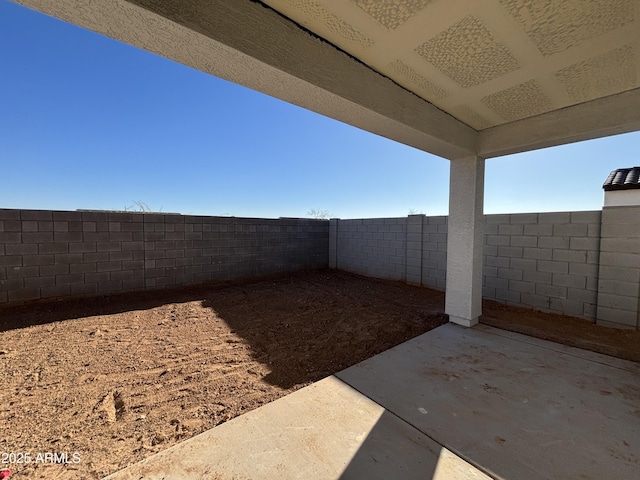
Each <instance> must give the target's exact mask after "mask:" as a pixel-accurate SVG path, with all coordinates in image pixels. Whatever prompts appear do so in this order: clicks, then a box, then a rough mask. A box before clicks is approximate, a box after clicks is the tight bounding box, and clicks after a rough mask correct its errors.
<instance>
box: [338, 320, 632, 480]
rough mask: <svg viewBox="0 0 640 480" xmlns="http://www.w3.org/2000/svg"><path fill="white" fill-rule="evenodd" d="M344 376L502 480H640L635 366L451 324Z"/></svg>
mask: <svg viewBox="0 0 640 480" xmlns="http://www.w3.org/2000/svg"><path fill="white" fill-rule="evenodd" d="M639 348H640V346H639ZM337 376H338V377H339V378H341V379H342V380H344V381H345V382H346V383H348V384H349V385H351V386H353V387H354V388H356V389H357V390H358V391H360V392H362V393H363V394H364V395H366V396H367V397H369V398H371V399H372V400H374V401H375V402H376V403H378V404H380V405H381V406H383V407H384V408H385V409H386V410H387V411H389V412H391V413H393V414H395V415H397V416H399V417H400V418H402V419H403V420H405V421H407V422H408V423H410V424H411V425H413V426H415V427H416V428H417V429H418V430H420V431H421V432H423V433H425V434H427V435H428V436H429V437H431V438H433V439H435V440H436V441H437V442H438V443H440V444H441V445H443V446H444V447H445V448H447V449H449V450H451V451H452V452H454V453H455V454H457V455H458V456H460V457H462V458H464V459H466V460H467V461H469V462H470V463H472V464H474V465H476V466H478V467H480V468H481V469H482V470H483V471H485V472H487V473H488V474H489V475H491V476H492V477H495V478H500V479H503V478H504V479H518V480H520V479H569V478H571V479H603V478H615V479H619V480H622V479H628V480H632V479H634V480H635V479H638V478H640V368H639V366H638V365H637V364H635V363H632V362H626V361H623V360H618V359H613V358H611V357H607V356H605V355H599V354H596V353H592V352H586V351H583V350H579V349H576V348H571V347H566V346H562V345H558V344H553V343H550V342H546V341H544V340H538V339H532V338H530V337H526V336H523V335H518V334H514V333H508V332H503V331H501V330H497V329H493V328H490V327H480V328H473V329H463V328H461V327H458V326H455V325H452V324H449V325H444V326H442V327H439V328H437V329H435V330H432V331H431V332H428V333H426V334H424V335H422V336H420V337H417V338H415V339H413V340H411V341H408V342H406V343H404V344H402V345H399V346H397V347H395V348H393V349H390V350H388V351H386V352H383V353H382V354H380V355H377V356H375V357H372V358H370V359H368V360H366V361H364V362H362V363H360V364H358V365H355V366H353V367H351V368H348V369H347V370H344V371H342V372H340V373H339V374H338V375H337Z"/></svg>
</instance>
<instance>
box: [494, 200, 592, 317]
mask: <svg viewBox="0 0 640 480" xmlns="http://www.w3.org/2000/svg"><path fill="white" fill-rule="evenodd" d="M600 216H601V212H600V211H588V212H553V213H525V214H507V215H486V216H485V245H484V264H483V265H484V266H483V297H484V298H490V299H493V300H498V301H501V302H504V303H508V304H513V305H526V306H530V307H533V308H536V309H538V310H545V311H551V312H558V313H565V314H568V315H573V316H578V317H583V318H588V319H595V317H596V304H597V288H598V261H599V249H600Z"/></svg>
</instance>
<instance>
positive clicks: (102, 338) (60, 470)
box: [0, 270, 640, 480]
mask: <svg viewBox="0 0 640 480" xmlns="http://www.w3.org/2000/svg"><path fill="white" fill-rule="evenodd" d="M443 308H444V294H443V293H442V292H436V291H433V290H429V289H425V288H417V287H412V286H408V285H404V284H402V283H398V282H389V281H383V280H375V279H368V278H364V277H360V276H357V275H352V274H348V273H345V272H336V271H325V270H323V271H310V272H300V273H294V274H287V275H282V276H276V277H266V278H261V279H252V280H243V281H233V282H225V283H219V284H209V285H204V286H199V287H191V288H181V289H174V290H169V291H155V292H145V293H138V294H126V295H118V296H110V297H101V298H93V299H82V300H65V301H60V302H43V303H38V304H32V305H28V306H21V307H10V308H2V309H0V386H1V389H0V425H2V427H1V428H2V433H1V434H0V455H2V458H0V469H2V468H7V467H8V468H11V469H12V472H13V475H12V476H11V479H12V480H13V479H14V478H15V479H21V478H36V479H37V478H42V479H44V478H47V479H52V478H55V479H95V478H101V477H102V476H104V475H107V474H109V473H112V472H114V471H116V470H119V469H120V468H123V467H125V466H127V465H129V464H131V463H134V462H137V461H139V460H142V459H143V458H145V457H148V456H150V455H152V454H153V453H155V452H158V451H160V450H163V449H166V448H168V447H170V446H172V445H174V444H176V443H177V442H180V441H182V440H185V439H187V438H190V437H192V436H194V435H196V434H198V433H201V432H203V431H204V430H206V429H209V428H212V427H214V426H216V425H218V424H220V423H223V422H225V421H227V420H229V419H231V418H233V417H236V416H238V415H241V414H243V413H245V412H247V411H249V410H252V409H254V408H257V407H259V406H260V405H263V404H265V403H267V402H270V401H272V400H275V399H277V398H279V397H282V396H284V395H286V394H288V393H291V392H293V391H294V390H297V389H299V388H302V387H304V386H305V385H308V384H310V383H312V382H314V381H317V380H319V379H321V378H323V377H325V376H327V375H330V374H333V373H335V372H337V371H340V370H342V369H344V368H346V367H348V366H350V365H353V364H355V363H357V362H360V361H362V360H364V359H366V358H368V357H370V356H372V355H375V354H376V353H379V352H381V351H384V350H386V349H388V348H390V347H392V346H395V345H397V344H399V343H402V342H403V341H405V340H408V339H410V338H413V337H415V336H417V335H419V334H421V333H424V332H426V331H428V330H430V329H432V328H435V327H437V326H439V325H441V324H442V323H444V322H445V321H446V317H445V315H444V314H443ZM484 308H485V310H484V311H485V318H484V321H485V322H486V323H490V324H494V325H496V326H499V327H502V328H508V329H511V330H516V331H522V330H523V329H527V330H528V331H527V332H524V333H528V334H533V335H536V336H541V337H542V336H545V335H546V336H547V338H549V339H551V340H554V341H560V342H562V343H568V344H575V343H576V342H577V343H581V345H578V346H582V347H583V348H585V346H586V347H589V348H591V349H595V350H597V349H598V348H599V347H602V346H603V345H604V347H602V348H605V349H606V350H607V351H606V352H604V353H609V354H614V355H617V356H620V357H622V358H629V359H632V360H636V361H640V353H639V350H640V348H639V346H640V332H627V331H624V332H621V331H618V330H613V329H603V328H598V327H593V326H592V325H591V324H590V323H589V322H586V321H584V320H578V319H572V318H570V317H563V316H559V315H548V314H543V313H540V312H533V311H530V310H524V309H514V308H511V307H509V308H508V307H504V306H502V305H500V304H496V303H493V302H485V307H484ZM514 319H518V321H517V322H516V321H514ZM558 325H561V327H558ZM590 328H595V329H596V330H593V332H595V333H593V335H594V337H593V338H591V339H589V338H588V339H587V340H586V341H585V340H584V339H583V337H584V331H588V332H591V331H592V330H589V329H590ZM589 335H592V334H591V333H589ZM581 339H582V340H581ZM585 342H586V343H585ZM594 345H595V347H594ZM600 351H602V350H600ZM39 454H40V455H39ZM47 454H48V456H47ZM54 455H55V456H54Z"/></svg>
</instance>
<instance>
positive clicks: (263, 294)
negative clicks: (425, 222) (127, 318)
mask: <svg viewBox="0 0 640 480" xmlns="http://www.w3.org/2000/svg"><path fill="white" fill-rule="evenodd" d="M194 301H196V302H200V304H201V306H202V307H204V308H206V309H210V310H212V311H213V312H215V314H216V315H217V317H218V318H220V319H221V320H223V321H224V322H225V323H226V325H227V326H228V327H229V329H230V330H231V332H232V333H233V334H235V335H237V336H238V337H240V338H241V339H242V341H243V342H246V345H247V347H248V349H249V351H250V355H251V356H252V357H253V358H254V359H255V360H257V361H259V362H260V363H262V364H263V365H265V366H267V367H268V368H269V370H270V371H271V373H269V374H267V375H266V377H265V378H264V380H265V381H267V382H268V383H270V384H272V385H276V386H279V387H282V388H290V387H292V386H294V385H299V384H303V383H308V382H313V381H316V380H319V379H321V378H324V377H325V376H327V375H331V374H333V373H335V372H337V371H339V370H341V369H343V368H346V367H348V366H350V365H353V364H355V363H358V362H360V361H362V360H364V359H366V358H369V357H371V356H372V355H375V354H376V353H379V352H381V351H384V350H386V349H388V348H391V347H393V346H395V345H397V344H399V343H402V342H404V341H406V340H408V339H410V338H413V337H415V336H417V335H420V334H421V333H424V332H426V331H428V330H431V329H432V328H435V327H437V326H439V325H441V324H443V323H445V322H446V316H445V315H444V313H442V311H443V304H444V294H443V293H441V292H436V291H433V290H429V289H425V288H418V287H411V286H408V285H406V284H402V283H400V282H393V281H384V280H377V279H371V278H365V277H361V276H358V275H354V274H350V273H346V272H340V271H332V270H314V271H305V272H297V273H290V274H284V275H276V276H269V277H262V278H258V279H256V278H253V279H246V280H235V281H229V282H222V283H211V284H205V285H199V286H194V287H182V288H176V289H171V290H162V291H158V290H156V291H148V292H140V293H127V294H120V295H111V296H104V297H94V298H83V299H67V300H64V301H57V302H38V303H32V304H30V305H23V306H14V307H5V308H2V309H0V331H7V330H12V329H19V328H26V327H29V326H35V325H43V324H48V323H54V322H59V321H65V320H72V319H79V318H85V317H92V316H105V315H111V314H117V313H123V312H131V311H144V310H149V309H153V308H156V307H162V306H165V305H171V304H180V303H185V302H194ZM185 321H188V319H185Z"/></svg>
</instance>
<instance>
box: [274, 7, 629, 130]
mask: <svg viewBox="0 0 640 480" xmlns="http://www.w3.org/2000/svg"><path fill="white" fill-rule="evenodd" d="M262 3H264V4H267V5H269V6H270V7H271V8H273V9H275V10H276V11H278V12H279V13H281V14H282V15H284V16H286V17H288V18H290V19H291V20H293V21H294V22H296V23H298V24H299V25H301V26H303V27H304V28H306V29H308V30H309V31H311V32H313V33H314V34H316V35H318V36H319V37H321V38H323V39H325V40H326V41H328V42H330V43H331V44H333V45H335V46H337V47H338V48H340V49H342V50H343V51H345V52H347V53H349V54H350V55H352V56H354V57H356V58H357V59H358V60H360V61H362V62H363V63H364V64H366V65H368V66H369V67H371V68H372V69H374V70H376V71H377V72H379V73H381V74H383V75H384V76H386V77H388V78H390V79H392V80H393V81H394V82H396V83H397V84H399V85H401V86H402V87H404V88H406V89H408V90H410V91H411V92H413V93H415V94H416V95H418V96H420V97H421V98H423V99H425V100H427V101H428V102H430V103H432V104H433V105H435V106H437V107H438V108H440V109H441V110H444V111H445V112H447V113H449V114H450V115H452V116H453V117H455V118H457V119H458V120H460V121H462V122H464V123H465V124H467V125H469V126H471V127H472V128H474V129H475V130H484V129H487V128H489V127H494V126H497V125H502V124H505V123H508V122H512V121H516V120H520V119H524V118H528V117H533V116H536V115H539V114H542V113H546V112H550V111H554V110H558V109H562V108H564V107H568V106H571V105H577V104H580V103H583V102H588V101H591V100H595V99H598V98H602V97H607V96H609V95H614V94H617V93H621V92H625V91H629V90H632V89H636V88H639V87H640V21H639V19H638V17H640V2H639V1H638V0H562V1H556V0H455V1H452V0H263V1H262Z"/></svg>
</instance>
